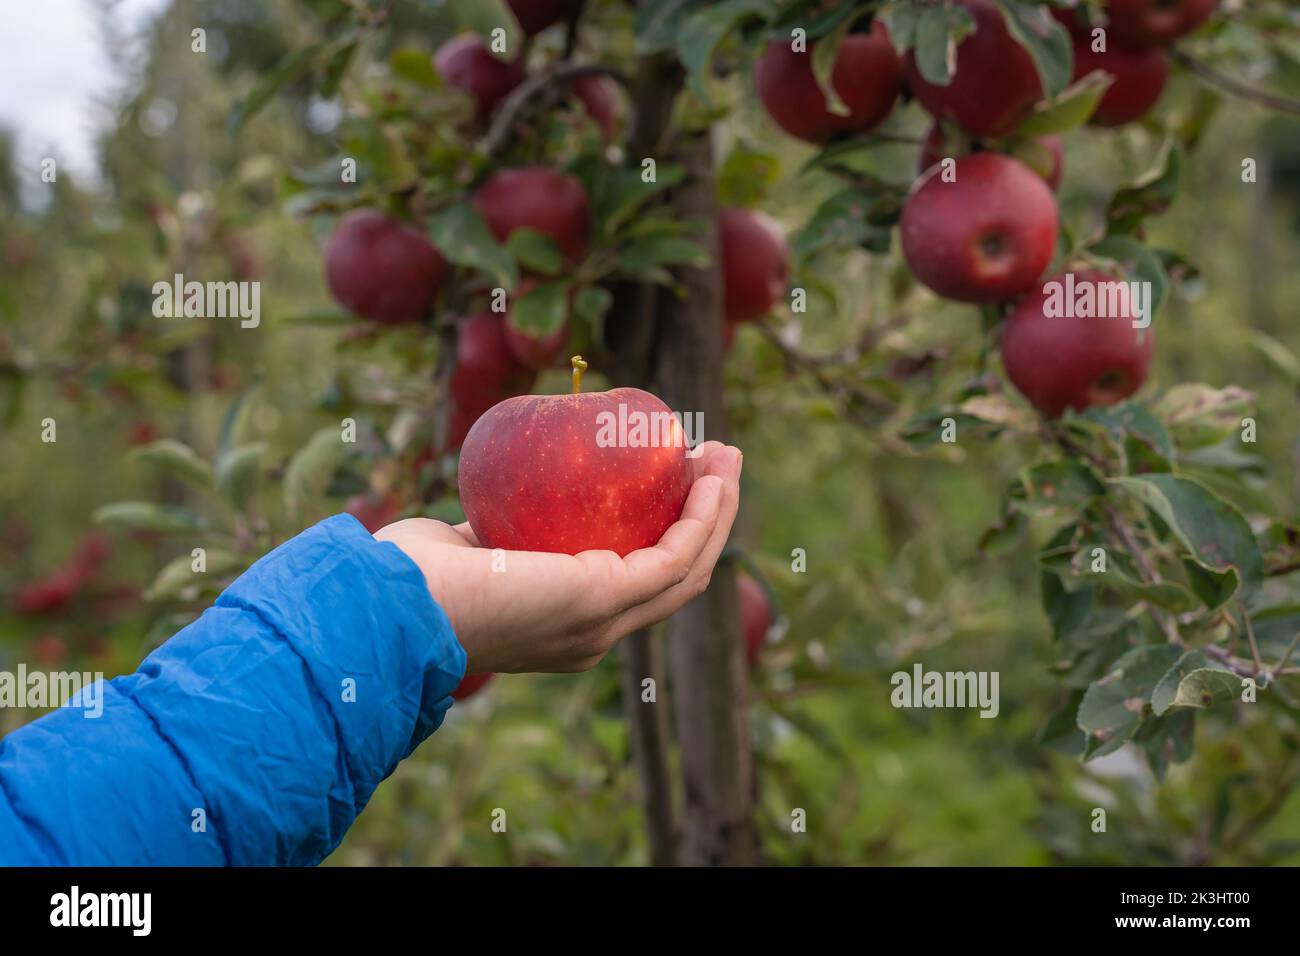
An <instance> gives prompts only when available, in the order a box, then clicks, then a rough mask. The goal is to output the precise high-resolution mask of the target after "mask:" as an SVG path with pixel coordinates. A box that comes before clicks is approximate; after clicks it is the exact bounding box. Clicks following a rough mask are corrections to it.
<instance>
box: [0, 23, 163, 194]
mask: <svg viewBox="0 0 1300 956" xmlns="http://www.w3.org/2000/svg"><path fill="white" fill-rule="evenodd" d="M168 2H169V0H113V2H112V4H111V6H112V13H111V14H110V16H111V17H112V19H113V22H114V23H115V24H116V25H117V26H118V27H119V28H126V29H136V28H139V27H140V26H141V25H143V24H145V23H147V22H148V20H149V19H150V18H151V17H153V16H155V15H156V14H157V13H158V11H159V10H161V9H163V8H164V7H166V5H167V3H168ZM101 5H102V0H101V2H95V0H0V126H4V127H7V128H9V129H10V130H12V131H14V132H15V133H16V135H17V139H18V157H19V173H20V175H22V174H24V173H25V172H30V174H31V175H32V176H34V177H39V175H40V161H41V159H42V158H44V157H47V156H53V157H54V158H55V159H56V160H57V161H58V162H59V164H60V165H61V166H62V165H64V164H66V166H67V168H69V169H70V170H71V171H72V172H73V174H74V175H76V176H78V178H83V179H85V178H89V179H94V178H95V158H94V137H95V134H96V133H97V132H98V131H100V130H101V129H103V127H104V125H105V124H106V122H107V119H108V118H107V117H106V116H105V114H104V111H103V110H102V109H97V108H96V100H97V99H99V98H102V97H103V96H104V95H105V94H106V93H109V92H111V91H113V90H117V89H120V88H121V87H122V85H123V83H125V82H126V81H127V80H128V78H129V76H128V74H127V73H126V71H125V70H124V68H123V66H122V63H121V57H120V56H119V55H116V51H113V50H109V49H106V48H105V44H104V40H103V37H102V36H101V34H100V24H101V22H102V21H101V16H100V13H99V7H100V6H101Z"/></svg>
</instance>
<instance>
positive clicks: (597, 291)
mask: <svg viewBox="0 0 1300 956" xmlns="http://www.w3.org/2000/svg"><path fill="white" fill-rule="evenodd" d="M613 304H614V296H613V294H611V293H610V291H609V290H608V289H606V288H604V287H603V286H598V285H588V286H583V287H582V288H581V289H579V290H578V294H577V295H575V296H574V297H573V314H574V315H575V316H577V318H578V319H579V321H581V322H584V323H586V325H587V327H588V328H589V329H591V332H592V338H593V339H595V340H597V341H599V340H601V339H603V338H604V336H603V335H602V334H601V327H602V323H603V322H604V319H605V313H606V312H608V311H609V307H610V306H611V305H613Z"/></svg>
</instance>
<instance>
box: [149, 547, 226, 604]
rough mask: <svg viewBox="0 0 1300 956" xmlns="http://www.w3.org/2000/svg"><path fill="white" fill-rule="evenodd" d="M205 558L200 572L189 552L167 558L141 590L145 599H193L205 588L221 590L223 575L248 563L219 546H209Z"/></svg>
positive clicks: (208, 590)
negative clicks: (204, 567) (210, 547)
mask: <svg viewBox="0 0 1300 956" xmlns="http://www.w3.org/2000/svg"><path fill="white" fill-rule="evenodd" d="M204 560H205V563H206V570H205V571H203V572H202V573H199V572H196V571H195V570H194V558H193V557H192V556H191V555H189V554H183V555H181V556H180V557H178V558H174V559H173V560H171V561H168V562H167V564H165V565H164V566H163V568H162V570H161V571H159V572H158V574H157V575H156V576H155V577H154V579H153V583H152V584H150V585H149V588H148V590H146V591H145V592H144V598H145V600H146V601H165V600H171V599H173V598H184V599H185V600H193V599H194V598H197V597H198V596H199V595H200V594H203V593H205V592H214V591H217V590H220V588H221V586H222V583H223V580H224V577H225V576H226V575H228V574H230V573H231V572H232V571H242V570H243V569H244V567H245V566H246V564H247V562H246V561H245V560H244V559H243V558H242V557H240V556H239V555H237V554H235V553H233V552H231V551H223V550H219V549H208V551H207V553H206V555H205V558H204Z"/></svg>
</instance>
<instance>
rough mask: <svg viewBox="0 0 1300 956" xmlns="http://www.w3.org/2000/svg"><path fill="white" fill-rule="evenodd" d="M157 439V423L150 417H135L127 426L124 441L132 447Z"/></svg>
mask: <svg viewBox="0 0 1300 956" xmlns="http://www.w3.org/2000/svg"><path fill="white" fill-rule="evenodd" d="M157 440H158V423H157V422H155V421H154V420H153V419H151V418H137V419H136V420H135V421H133V422H132V423H131V424H130V425H129V426H127V435H126V443H127V444H128V445H130V446H131V447H133V448H138V447H139V446H141V445H148V444H151V443H153V442H155V441H157Z"/></svg>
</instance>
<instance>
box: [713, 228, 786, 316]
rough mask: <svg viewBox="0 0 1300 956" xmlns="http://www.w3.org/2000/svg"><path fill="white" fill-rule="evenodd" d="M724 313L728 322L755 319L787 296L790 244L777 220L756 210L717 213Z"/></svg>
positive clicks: (765, 313)
mask: <svg viewBox="0 0 1300 956" xmlns="http://www.w3.org/2000/svg"><path fill="white" fill-rule="evenodd" d="M718 246H719V251H720V254H721V258H722V285H723V300H724V307H723V308H724V312H725V315H726V318H727V321H729V322H755V321H757V320H758V319H761V318H762V317H763V316H765V315H767V313H768V312H770V311H772V307H773V306H774V305H776V304H777V303H778V302H780V301H781V300H782V299H784V298H785V293H786V287H787V286H788V285H789V283H790V246H789V244H788V243H787V242H786V241H785V233H784V232H783V231H782V229H781V227H780V226H779V225H777V223H776V221H775V220H774V219H772V217H771V216H768V215H766V214H764V213H762V212H759V211H758V210H755V209H724V210H723V211H722V212H721V213H720V214H719V215H718Z"/></svg>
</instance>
